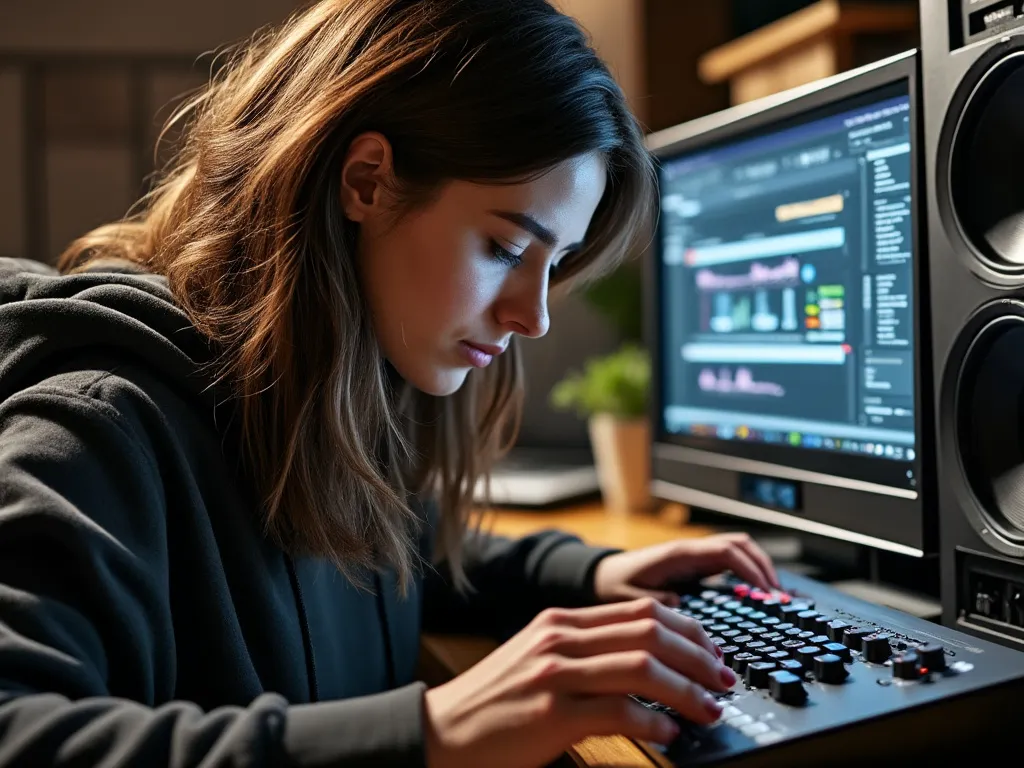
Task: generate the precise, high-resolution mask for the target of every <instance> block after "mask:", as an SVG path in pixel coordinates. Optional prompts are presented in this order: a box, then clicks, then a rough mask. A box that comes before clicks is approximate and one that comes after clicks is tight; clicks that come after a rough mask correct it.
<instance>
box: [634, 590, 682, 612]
mask: <svg viewBox="0 0 1024 768" xmlns="http://www.w3.org/2000/svg"><path fill="white" fill-rule="evenodd" d="M622 591H623V593H624V596H625V599H626V600H639V599H640V598H642V597H650V598H653V599H655V600H657V601H658V602H659V603H661V604H662V605H664V606H667V607H669V608H678V607H679V595H678V594H677V593H675V592H666V591H663V590H660V589H644V588H643V587H633V586H626V587H623V588H622Z"/></svg>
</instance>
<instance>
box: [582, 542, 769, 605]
mask: <svg viewBox="0 0 1024 768" xmlns="http://www.w3.org/2000/svg"><path fill="white" fill-rule="evenodd" d="M725 570H729V571H732V572H733V573H735V574H736V575H737V576H738V577H740V578H741V579H745V580H746V581H748V582H750V583H751V584H753V585H754V586H756V587H759V588H761V589H778V588H779V577H778V574H776V573H775V568H774V566H773V565H772V561H771V558H769V557H768V555H767V554H765V552H764V551H763V550H762V549H761V548H760V547H759V546H757V544H755V543H754V542H753V540H752V539H751V538H750V537H749V536H748V535H747V534H745V533H724V534H720V535H718V536H705V537H703V538H698V539H677V540H676V541H670V542H667V543H665V544H657V545H655V546H653V547H645V548H644V549H636V550H632V551H629V552H620V553H618V554H615V555H609V556H608V557H606V558H604V559H603V560H601V561H600V562H599V563H598V564H597V569H596V570H595V572H594V592H595V594H596V595H597V598H598V600H600V601H601V602H604V603H610V602H613V601H617V600H632V599H635V598H638V597H644V596H647V597H653V598H654V599H655V600H658V601H660V602H662V603H664V604H665V605H668V606H671V607H674V606H677V605H678V604H679V596H678V595H677V594H675V593H673V592H668V591H665V590H664V589H663V587H664V586H665V585H666V584H669V583H670V582H673V581H677V582H678V581H687V580H690V579H696V578H700V577H702V576H710V575H713V574H715V573H720V572H721V571H725Z"/></svg>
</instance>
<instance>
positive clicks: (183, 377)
mask: <svg viewBox="0 0 1024 768" xmlns="http://www.w3.org/2000/svg"><path fill="white" fill-rule="evenodd" d="M120 264H123V266H121V265H120ZM120 264H119V265H117V266H113V265H111V264H110V263H109V262H108V263H107V264H105V265H103V266H102V267H94V268H93V269H91V270H89V271H86V272H83V273H78V274H73V275H61V274H59V273H58V272H57V271H56V270H55V269H54V268H53V267H50V266H48V265H46V264H42V263H40V262H36V261H30V260H28V259H12V258H0V402H3V401H4V400H6V399H7V398H8V397H10V396H11V395H13V394H14V393H16V392H18V391H20V390H22V389H25V388H26V387H30V386H32V385H33V384H35V383H37V382H39V381H41V380H42V379H44V378H46V377H47V376H48V375H50V374H51V373H52V372H53V371H55V370H57V369H59V368H60V367H61V366H63V365H66V364H67V362H68V360H69V359H71V358H73V357H75V356H76V355H78V354H79V353H89V354H93V355H94V354H95V353H103V352H104V351H106V350H109V351H111V352H114V353H116V354H115V355H114V357H116V359H122V360H123V359H125V357H126V356H127V357H130V358H133V359H135V360H137V361H139V362H140V363H142V364H143V365H145V366H146V367H148V368H150V369H152V370H153V371H154V372H155V373H157V374H158V375H159V376H160V378H161V379H162V380H164V381H166V382H168V383H169V384H170V385H171V386H173V387H175V388H176V389H179V390H180V393H181V394H182V395H183V396H185V397H186V398H187V399H189V400H198V401H199V402H198V403H197V405H198V406H200V407H209V408H213V407H214V406H215V405H216V403H217V397H216V390H215V388H214V387H212V386H211V383H212V376H211V375H210V374H209V372H208V371H207V370H206V369H205V368H204V366H206V365H207V364H209V363H210V362H211V361H212V359H213V355H212V351H211V345H210V343H209V341H208V340H207V339H206V338H205V337H203V336H202V334H200V333H199V332H198V331H197V330H196V329H195V327H194V326H193V325H192V323H191V322H190V321H189V319H188V316H187V315H186V314H185V313H184V311H182V309H181V308H180V307H179V306H178V305H177V303H176V302H175V300H174V297H173V296H172V295H171V292H170V289H169V288H168V287H167V280H166V278H164V277H163V276H160V275H154V274H150V273H147V272H144V271H141V270H140V268H138V267H137V266H135V265H132V264H129V263H128V262H122V263H120Z"/></svg>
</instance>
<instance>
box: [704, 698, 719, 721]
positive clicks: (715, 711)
mask: <svg viewBox="0 0 1024 768" xmlns="http://www.w3.org/2000/svg"><path fill="white" fill-rule="evenodd" d="M704 709H706V710H707V711H708V714H710V715H713V716H715V717H718V716H719V715H720V714H722V705H721V704H720V703H719V702H718V700H717V699H716V698H715V697H714V696H712V695H711V694H710V693H705V694H704Z"/></svg>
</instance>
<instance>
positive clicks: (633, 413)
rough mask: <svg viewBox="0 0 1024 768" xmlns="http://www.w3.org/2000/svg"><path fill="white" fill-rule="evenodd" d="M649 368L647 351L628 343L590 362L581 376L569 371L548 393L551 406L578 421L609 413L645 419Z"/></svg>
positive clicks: (649, 383) (648, 391)
mask: <svg viewBox="0 0 1024 768" xmlns="http://www.w3.org/2000/svg"><path fill="white" fill-rule="evenodd" d="M650 387H651V364H650V358H649V356H648V354H647V352H646V350H644V349H642V348H641V347H639V346H637V345H636V344H633V343H631V342H627V343H626V344H623V345H622V347H621V348H620V349H619V350H618V351H617V352H615V353H613V354H611V355H607V356H605V357H597V358H591V359H590V360H588V361H587V362H586V364H585V365H584V370H583V371H582V372H577V371H572V372H570V374H569V375H567V376H566V377H565V378H564V379H562V381H560V382H558V383H557V384H556V385H555V386H554V387H553V388H552V390H551V393H550V397H549V400H550V403H551V405H552V407H553V408H556V409H557V410H561V411H568V410H574V411H575V412H576V414H577V415H578V416H580V417H581V418H588V417H589V416H591V415H593V414H596V413H609V414H613V415H615V416H618V417H620V418H636V417H639V416H645V415H647V409H648V403H649V397H650Z"/></svg>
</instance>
